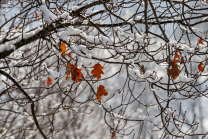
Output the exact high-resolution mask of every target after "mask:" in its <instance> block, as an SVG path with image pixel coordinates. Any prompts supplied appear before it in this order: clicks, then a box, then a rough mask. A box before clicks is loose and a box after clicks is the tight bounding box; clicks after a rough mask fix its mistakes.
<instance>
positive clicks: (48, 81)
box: [47, 77, 53, 85]
mask: <svg viewBox="0 0 208 139" xmlns="http://www.w3.org/2000/svg"><path fill="white" fill-rule="evenodd" d="M52 81H53V79H51V78H50V77H48V80H47V84H50V85H53V84H52Z"/></svg>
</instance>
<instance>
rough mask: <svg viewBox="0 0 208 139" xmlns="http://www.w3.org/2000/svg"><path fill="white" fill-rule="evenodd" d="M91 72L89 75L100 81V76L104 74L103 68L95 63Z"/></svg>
mask: <svg viewBox="0 0 208 139" xmlns="http://www.w3.org/2000/svg"><path fill="white" fill-rule="evenodd" d="M93 68H94V69H93V70H92V71H91V74H94V78H97V79H100V78H101V74H104V73H103V71H102V69H103V67H102V66H101V65H100V64H99V63H97V64H95V65H94V66H93Z"/></svg>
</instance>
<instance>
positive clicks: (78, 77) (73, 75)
mask: <svg viewBox="0 0 208 139" xmlns="http://www.w3.org/2000/svg"><path fill="white" fill-rule="evenodd" d="M72 67H73V68H72V69H73V71H72V73H71V78H72V80H73V81H76V82H81V79H82V78H84V76H83V74H82V73H81V70H82V69H79V68H77V65H76V67H74V65H73V64H72ZM81 77H82V78H81Z"/></svg>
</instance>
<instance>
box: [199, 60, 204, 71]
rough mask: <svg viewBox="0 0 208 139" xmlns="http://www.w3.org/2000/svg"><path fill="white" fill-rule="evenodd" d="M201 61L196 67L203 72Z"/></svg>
mask: <svg viewBox="0 0 208 139" xmlns="http://www.w3.org/2000/svg"><path fill="white" fill-rule="evenodd" d="M202 65H203V63H202V62H200V63H199V65H198V69H199V71H201V72H203V71H204V68H203V67H202Z"/></svg>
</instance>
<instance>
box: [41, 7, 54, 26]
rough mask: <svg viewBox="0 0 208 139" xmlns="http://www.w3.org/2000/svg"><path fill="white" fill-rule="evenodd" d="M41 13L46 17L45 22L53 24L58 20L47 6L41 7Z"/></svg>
mask: <svg viewBox="0 0 208 139" xmlns="http://www.w3.org/2000/svg"><path fill="white" fill-rule="evenodd" d="M39 8H40V10H41V12H42V13H43V15H44V22H47V23H49V24H50V23H52V22H53V21H54V20H55V19H57V16H56V15H55V14H53V13H52V12H51V11H50V10H49V9H48V8H47V6H46V5H41V6H40V7H39Z"/></svg>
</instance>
